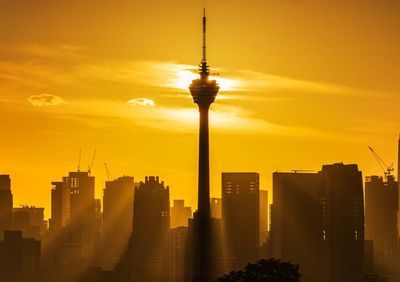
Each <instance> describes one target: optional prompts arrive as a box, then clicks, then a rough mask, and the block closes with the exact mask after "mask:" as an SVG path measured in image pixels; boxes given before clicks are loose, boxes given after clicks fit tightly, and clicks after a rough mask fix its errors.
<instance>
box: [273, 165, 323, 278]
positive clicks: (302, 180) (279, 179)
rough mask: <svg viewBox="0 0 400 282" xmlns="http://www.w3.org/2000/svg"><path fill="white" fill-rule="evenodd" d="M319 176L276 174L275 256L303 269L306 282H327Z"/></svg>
mask: <svg viewBox="0 0 400 282" xmlns="http://www.w3.org/2000/svg"><path fill="white" fill-rule="evenodd" d="M319 184H320V177H319V175H318V174H316V173H285V172H275V173H274V174H273V204H272V206H271V245H270V248H271V255H272V256H273V257H276V258H281V259H283V260H288V261H291V262H293V263H296V264H299V265H300V266H301V275H302V279H304V281H308V282H322V281H326V280H324V279H325V276H324V264H323V224H322V203H321V198H322V191H321V189H320V187H319Z"/></svg>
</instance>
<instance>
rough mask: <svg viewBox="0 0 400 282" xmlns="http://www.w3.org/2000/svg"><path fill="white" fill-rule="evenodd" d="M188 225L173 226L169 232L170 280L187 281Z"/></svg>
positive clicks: (175, 281) (176, 281) (171, 281)
mask: <svg viewBox="0 0 400 282" xmlns="http://www.w3.org/2000/svg"><path fill="white" fill-rule="evenodd" d="M187 234H188V227H186V226H179V227H177V228H171V229H170V230H169V232H168V235H169V236H168V276H169V279H168V281H170V282H187V281H186V280H185V265H186V263H187V262H186V242H187Z"/></svg>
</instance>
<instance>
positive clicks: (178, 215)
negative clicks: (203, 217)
mask: <svg viewBox="0 0 400 282" xmlns="http://www.w3.org/2000/svg"><path fill="white" fill-rule="evenodd" d="M170 211H171V228H177V227H179V226H186V227H187V226H188V220H189V218H191V217H192V208H191V207H185V200H174V206H173V207H171V209H170Z"/></svg>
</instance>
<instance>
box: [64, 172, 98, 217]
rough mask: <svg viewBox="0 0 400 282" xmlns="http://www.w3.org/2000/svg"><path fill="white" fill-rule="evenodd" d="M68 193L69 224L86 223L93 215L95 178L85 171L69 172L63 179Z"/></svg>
mask: <svg viewBox="0 0 400 282" xmlns="http://www.w3.org/2000/svg"><path fill="white" fill-rule="evenodd" d="M63 182H64V185H66V186H67V187H68V189H69V191H70V216H71V218H70V223H71V224H81V223H86V221H88V220H89V219H90V218H91V217H93V215H94V213H95V209H96V208H95V197H94V191H95V178H94V176H91V175H90V173H89V172H87V171H74V172H70V173H69V175H68V176H66V177H63Z"/></svg>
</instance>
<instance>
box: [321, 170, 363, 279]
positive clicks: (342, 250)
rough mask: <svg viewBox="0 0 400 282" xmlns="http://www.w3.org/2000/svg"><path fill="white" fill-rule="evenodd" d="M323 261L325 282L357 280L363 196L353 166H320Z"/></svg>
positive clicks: (360, 269)
mask: <svg viewBox="0 0 400 282" xmlns="http://www.w3.org/2000/svg"><path fill="white" fill-rule="evenodd" d="M320 174H321V181H322V187H323V189H324V198H323V200H322V203H323V204H322V209H323V227H324V229H323V230H324V232H325V233H324V236H325V241H326V248H325V251H326V252H325V259H326V270H327V273H326V276H327V277H328V282H347V281H348V282H353V281H361V279H362V265H363V251H364V196H363V184H362V175H361V172H360V171H358V167H357V165H343V164H333V165H324V166H323V167H322V171H321V172H320Z"/></svg>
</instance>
